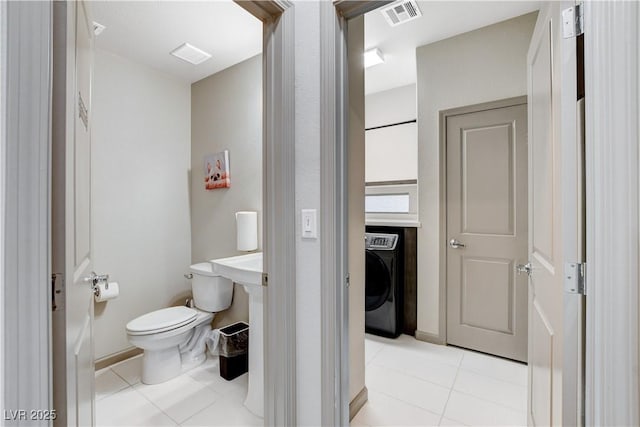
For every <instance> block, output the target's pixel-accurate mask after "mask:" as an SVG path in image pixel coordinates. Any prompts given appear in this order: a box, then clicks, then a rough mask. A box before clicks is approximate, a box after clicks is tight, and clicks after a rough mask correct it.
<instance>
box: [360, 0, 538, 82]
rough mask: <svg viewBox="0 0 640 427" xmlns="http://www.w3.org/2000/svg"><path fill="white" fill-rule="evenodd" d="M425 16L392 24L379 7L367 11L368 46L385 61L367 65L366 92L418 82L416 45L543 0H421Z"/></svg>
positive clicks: (515, 12) (504, 16)
mask: <svg viewBox="0 0 640 427" xmlns="http://www.w3.org/2000/svg"><path fill="white" fill-rule="evenodd" d="M418 7H419V8H420V10H421V11H422V17H421V18H418V19H416V20H413V21H410V22H407V23H405V24H401V25H399V26H397V27H391V26H390V25H389V24H387V21H386V20H385V18H384V16H382V13H381V12H380V11H379V10H375V11H373V12H370V13H368V14H367V15H365V49H370V48H374V47H377V48H379V49H380V50H381V51H382V53H383V55H384V58H385V63H384V64H380V65H375V66H373V67H370V68H367V70H366V72H365V92H366V93H374V92H380V91H383V90H387V89H392V88H394V87H399V86H404V85H408V84H411V83H415V82H416V55H415V51H416V48H417V47H419V46H424V45H426V44H429V43H433V42H435V41H438V40H442V39H446V38H448V37H452V36H454V35H456V34H462V33H466V32H468V31H471V30H475V29H477V28H481V27H485V26H487V25H491V24H494V23H496V22H500V21H504V20H506V19H509V18H514V17H516V16H520V15H524V14H525V13H529V12H532V11H534V10H538V9H539V8H540V2H539V1H491V2H489V1H418Z"/></svg>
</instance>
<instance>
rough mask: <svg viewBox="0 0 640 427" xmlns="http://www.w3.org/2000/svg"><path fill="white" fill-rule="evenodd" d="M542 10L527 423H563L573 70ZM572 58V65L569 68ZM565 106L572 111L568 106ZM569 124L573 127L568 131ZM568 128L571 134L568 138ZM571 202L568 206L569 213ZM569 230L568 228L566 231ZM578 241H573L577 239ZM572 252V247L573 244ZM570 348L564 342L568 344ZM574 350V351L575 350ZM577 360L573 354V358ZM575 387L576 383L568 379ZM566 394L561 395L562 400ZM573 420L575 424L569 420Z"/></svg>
mask: <svg viewBox="0 0 640 427" xmlns="http://www.w3.org/2000/svg"><path fill="white" fill-rule="evenodd" d="M569 5H571V4H570V3H569V2H563V3H557V2H549V3H548V4H546V5H545V6H544V7H543V9H542V10H541V11H540V14H539V16H538V22H537V24H536V28H535V30H534V33H533V37H532V40H531V44H530V47H529V52H528V55H527V67H528V95H529V230H530V232H529V236H530V238H529V262H530V276H529V393H528V395H529V396H528V397H529V402H528V424H529V425H531V426H550V425H563V410H564V408H563V391H566V390H567V387H568V384H566V381H565V383H564V384H563V380H565V378H563V357H564V352H565V344H564V343H565V337H564V334H565V330H564V315H565V313H564V308H563V304H565V303H566V300H567V298H566V297H565V294H564V292H563V277H564V276H563V271H564V268H563V267H564V261H565V257H566V256H567V255H566V247H565V246H566V245H568V244H570V242H569V240H571V239H573V240H576V239H579V236H578V233H576V230H577V229H578V228H579V226H578V224H579V217H578V214H577V213H576V212H577V209H576V207H575V206H574V207H573V208H571V204H573V205H577V204H578V201H579V197H580V196H581V194H580V192H579V191H578V189H577V187H576V186H575V177H574V181H573V182H574V186H573V187H572V188H570V187H569V186H567V185H566V183H567V182H566V181H567V177H568V176H569V175H570V173H569V172H570V171H571V170H576V161H578V160H579V159H577V158H575V150H574V154H573V157H571V156H569V155H568V154H570V151H567V150H563V145H564V146H567V145H568V144H571V145H573V146H575V126H576V114H575V111H576V108H575V105H576V99H575V94H576V90H575V86H576V69H575V42H574V44H573V49H574V51H573V55H574V59H573V61H570V60H569V55H567V54H568V53H569V52H568V51H567V50H566V49H565V50H563V47H564V46H565V45H564V43H563V37H562V32H561V31H562V25H561V24H562V22H561V14H562V8H563V7H568V6H569ZM571 65H573V67H571ZM567 106H571V111H570V110H569V109H567V108H566V107H567ZM567 129H573V132H567ZM570 135H573V136H572V137H569V136H570ZM571 209H573V213H571V212H569V211H570V210H571ZM569 231H570V232H569ZM577 244H578V243H577V241H576V242H575V244H574V246H577ZM574 252H575V251H574ZM567 350H569V349H567ZM574 350H575V351H576V352H575V354H576V355H579V354H580V352H581V351H580V350H577V349H572V351H574ZM574 363H576V364H578V363H579V361H578V360H575V361H574ZM574 386H575V384H574ZM566 398H567V396H566V395H565V399H566ZM571 424H572V425H575V424H573V423H571Z"/></svg>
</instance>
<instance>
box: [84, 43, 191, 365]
mask: <svg viewBox="0 0 640 427" xmlns="http://www.w3.org/2000/svg"><path fill="white" fill-rule="evenodd" d="M93 95H94V98H93V105H92V107H93V129H92V135H93V140H92V153H91V180H92V182H91V192H92V200H91V219H92V224H91V233H92V239H93V242H92V245H93V261H94V268H95V271H96V272H98V273H108V274H110V276H111V279H112V280H115V281H118V282H119V284H120V297H119V298H117V299H115V300H112V301H108V302H103V303H96V305H95V334H94V336H95V356H96V358H97V359H101V358H104V357H108V356H110V355H113V354H117V353H119V352H122V351H124V350H127V349H129V348H132V346H131V344H129V342H128V340H127V334H126V330H125V326H126V324H127V322H129V321H130V320H132V319H134V318H135V317H137V316H140V315H142V314H144V313H148V312H150V311H153V310H158V309H160V308H164V307H167V306H169V305H172V304H175V303H178V302H180V303H184V301H185V299H186V298H187V297H188V295H189V293H190V289H189V282H188V281H187V280H186V279H185V278H184V276H183V274H184V273H185V272H187V269H188V267H189V263H190V262H191V243H190V235H191V230H190V218H189V176H188V173H189V164H190V160H191V159H190V145H191V144H190V139H191V138H190V119H189V116H190V109H191V106H190V102H189V98H190V88H189V84H188V83H185V82H181V81H179V80H177V79H175V78H173V77H171V76H169V75H167V74H163V73H161V72H158V71H156V70H153V69H151V68H149V67H146V66H143V65H139V64H137V63H135V62H132V61H130V60H128V59H125V58H122V57H119V56H116V55H113V54H111V53H108V52H105V51H102V50H96V53H95V67H94V86H93Z"/></svg>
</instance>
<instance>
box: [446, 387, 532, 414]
mask: <svg viewBox="0 0 640 427" xmlns="http://www.w3.org/2000/svg"><path fill="white" fill-rule="evenodd" d="M452 391H455V392H456V393H460V394H464V395H465V396H470V397H475V398H476V399H479V400H482V401H484V402H487V403H493V404H494V405H497V406H500V407H502V408H505V409H509V410H511V411H514V412H519V413H523V414H525V415H526V413H527V409H526V408H525V410H524V411H521V410H520V409H517V408H514V407H513V406H507V405H505V404H503V403H500V402H496V401H495V400H491V399H487V398H486V397H481V396H478V395H476V394H472V393H468V392H464V391H460V390H455V389H452Z"/></svg>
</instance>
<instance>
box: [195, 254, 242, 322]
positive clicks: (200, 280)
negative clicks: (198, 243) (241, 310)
mask: <svg viewBox="0 0 640 427" xmlns="http://www.w3.org/2000/svg"><path fill="white" fill-rule="evenodd" d="M189 269H190V270H191V273H192V274H193V279H192V280H191V290H192V292H193V303H194V304H195V306H196V307H197V308H199V309H200V310H203V311H208V312H211V313H217V312H219V311H222V310H226V309H227V308H229V306H231V300H232V299H233V282H232V281H231V280H229V279H226V278H224V277H222V276H218V275H217V274H215V273H213V271H212V269H213V267H212V265H211V263H208V262H201V263H199V264H194V265H192V266H191V267H190V268H189Z"/></svg>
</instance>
